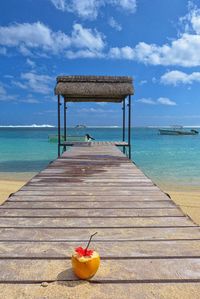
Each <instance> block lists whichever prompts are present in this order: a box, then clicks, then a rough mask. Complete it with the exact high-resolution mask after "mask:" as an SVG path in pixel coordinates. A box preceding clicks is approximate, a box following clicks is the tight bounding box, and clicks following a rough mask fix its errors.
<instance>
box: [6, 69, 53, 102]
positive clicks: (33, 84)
mask: <svg viewBox="0 0 200 299" xmlns="http://www.w3.org/2000/svg"><path fill="white" fill-rule="evenodd" d="M20 79H21V80H20V81H16V80H12V84H14V85H15V86H17V87H19V88H21V89H24V90H28V91H29V92H35V93H41V94H44V95H45V94H46V95H49V94H51V93H53V88H54V81H55V79H54V78H52V77H50V76H48V75H40V74H37V73H35V72H34V71H32V72H27V73H22V74H21V76H20ZM29 98H30V99H31V98H32V97H30V96H29Z"/></svg>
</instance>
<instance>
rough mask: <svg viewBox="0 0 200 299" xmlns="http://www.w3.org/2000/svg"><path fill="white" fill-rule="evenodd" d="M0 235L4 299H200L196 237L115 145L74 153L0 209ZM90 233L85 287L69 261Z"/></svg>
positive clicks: (189, 223)
mask: <svg viewBox="0 0 200 299" xmlns="http://www.w3.org/2000/svg"><path fill="white" fill-rule="evenodd" d="M0 231H1V235H0V236H1V237H0V265H1V267H0V273H1V276H0V282H1V284H0V290H1V294H3V295H2V296H3V297H2V298H82V294H87V298H100V297H101V298H114V297H116V296H117V294H118V295H119V297H117V298H168V297H159V296H158V297H156V296H155V294H159V293H160V294H162V295H163V293H162V292H164V293H165V292H166V293H167V292H169V294H171V295H172V292H173V291H174V288H175V289H176V292H178V293H177V294H179V295H180V296H182V295H184V294H193V297H194V298H198V297H195V294H198V292H197V291H198V290H199V282H200V231H199V227H198V226H196V225H195V224H194V223H193V222H192V221H191V220H190V219H189V218H188V217H187V216H185V215H183V213H182V212H181V210H180V209H179V208H178V207H177V206H176V205H175V204H174V203H173V202H172V200H171V199H170V198H169V197H168V196H167V195H166V194H164V193H163V192H162V191H161V190H160V189H159V188H158V187H157V186H155V185H154V184H153V183H152V181H151V180H150V179H149V178H147V177H146V176H145V175H144V174H143V173H142V172H141V171H140V170H139V169H138V168H137V167H136V166H135V165H134V164H133V163H132V162H131V161H130V160H129V159H128V158H127V157H126V156H125V155H124V154H123V153H122V152H121V151H120V150H119V149H118V148H117V147H116V146H114V145H109V144H106V145H104V144H100V143H98V144H95V143H93V145H92V146H91V145H90V146H85V145H84V146H82V145H81V144H79V145H74V146H73V147H72V148H71V150H69V151H68V152H65V153H64V154H63V155H62V156H61V157H60V158H58V159H57V160H55V161H54V162H53V163H51V164H49V166H48V167H47V168H46V169H45V170H43V171H41V172H40V173H39V174H37V175H36V176H35V177H34V178H32V179H31V180H30V181H29V183H28V184H26V185H25V186H24V187H22V188H21V189H20V190H19V191H18V192H16V193H15V194H13V195H12V196H11V197H9V198H8V200H7V201H6V202H5V203H4V204H3V205H2V206H1V207H0ZM95 231H97V232H98V235H97V236H96V238H95V240H94V241H93V246H94V247H95V249H96V250H97V251H99V253H100V255H101V267H100V269H99V271H98V272H97V274H96V276H95V277H94V278H93V279H92V280H91V282H90V283H89V282H87V283H84V282H81V281H79V280H77V278H76V277H75V276H74V275H73V273H72V270H71V262H70V258H71V254H72V251H73V249H74V248H75V247H76V246H79V245H82V246H84V245H85V244H86V242H87V240H88V237H89V236H90V234H92V233H94V232H95ZM44 282H46V283H48V286H47V287H44V286H45V285H47V284H44ZM167 290H168V291H167ZM170 290H171V291H170ZM188 291H189V293H188ZM195 292H197V293H195ZM9 294H11V295H12V296H13V297H12V296H11V295H10V297H9ZM23 294H24V297H23ZM152 294H153V295H152ZM67 295H68V296H69V297H66V296H67ZM6 296H7V297H6ZM15 296H16V297H15ZM20 296H21V297H20ZM42 296H43V297H42ZM56 296H57V297H56ZM169 298H180V297H169ZM183 298H184V297H183ZM185 298H186V297H185ZM187 298H189V297H187Z"/></svg>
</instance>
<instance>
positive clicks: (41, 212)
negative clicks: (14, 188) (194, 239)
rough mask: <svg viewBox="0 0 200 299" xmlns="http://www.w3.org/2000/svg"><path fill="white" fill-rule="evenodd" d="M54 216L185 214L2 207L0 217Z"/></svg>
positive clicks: (173, 210) (177, 213) (168, 210)
mask: <svg viewBox="0 0 200 299" xmlns="http://www.w3.org/2000/svg"><path fill="white" fill-rule="evenodd" d="M32 215H34V216H39V217H45V216H47V217H48V216H54V217H73V216H74V217H99V216H101V217H145V216H146V217H149V216H159V217H160V216H180V217H181V216H183V214H182V212H181V210H179V209H177V208H165V209H164V208H161V209H159V208H158V209H156V208H148V209H126V208H124V209H123V208H121V209H112V208H110V209H109V208H107V209H103V208H102V209H92V208H91V209H81V208H79V209H67V208H65V209H42V208H41V209H33V208H32V209H6V208H2V207H0V217H4V216H7V217H8V216H9V217H13V216H30V217H31V216H32Z"/></svg>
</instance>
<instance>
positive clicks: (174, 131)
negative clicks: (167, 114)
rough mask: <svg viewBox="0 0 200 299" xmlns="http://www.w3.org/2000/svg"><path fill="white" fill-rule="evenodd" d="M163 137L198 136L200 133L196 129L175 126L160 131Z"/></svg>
mask: <svg viewBox="0 0 200 299" xmlns="http://www.w3.org/2000/svg"><path fill="white" fill-rule="evenodd" d="M159 133H160V134H161V135H175V136H177V135H178V136H180V135H197V134H199V132H198V131H197V130H195V129H184V128H183V127H181V126H179V127H178V126H173V127H172V128H170V129H159Z"/></svg>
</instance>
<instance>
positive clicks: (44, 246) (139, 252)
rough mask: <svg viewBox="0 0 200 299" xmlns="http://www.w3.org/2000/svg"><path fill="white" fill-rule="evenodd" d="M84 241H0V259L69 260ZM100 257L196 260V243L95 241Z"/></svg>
mask: <svg viewBox="0 0 200 299" xmlns="http://www.w3.org/2000/svg"><path fill="white" fill-rule="evenodd" d="M78 246H82V247H83V248H84V247H85V246H86V243H84V242H81V241H80V242H54V243H52V242H31V241H30V242H0V258H12V259H15V258H49V259H50V258H52V259H55V258H57V259H59V258H60V259H61V258H63V259H67V258H68V259H70V258H71V255H72V252H73V250H74V248H76V247H78ZM91 246H92V248H95V250H96V251H97V252H99V253H100V255H101V258H103V259H105V258H107V259H108V258H115V257H118V258H122V257H123V258H127V259H128V258H129V259H131V258H132V259H133V258H138V257H140V258H152V257H154V258H155V257H182V258H183V257H187V258H188V257H200V240H187V241H181V240H179V241H173V240H172V241H165V240H162V241H159V242H155V241H143V242H141V241H134V242H133V241H124V242H119V241H116V242H113V241H112V242H106V241H104V242H95V241H94V243H93V244H92V245H91Z"/></svg>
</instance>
